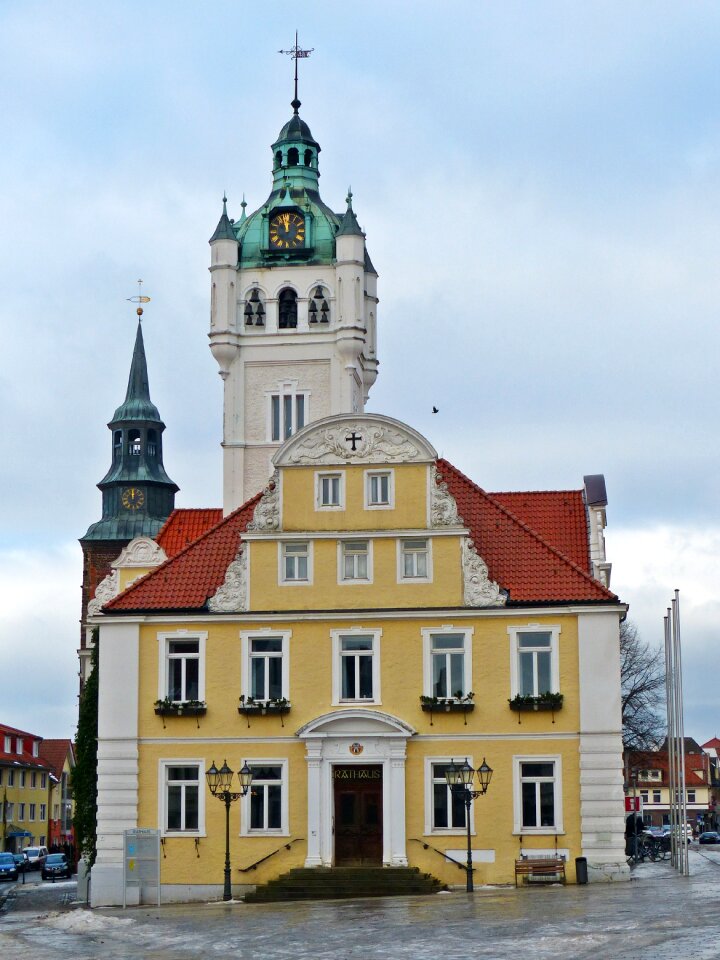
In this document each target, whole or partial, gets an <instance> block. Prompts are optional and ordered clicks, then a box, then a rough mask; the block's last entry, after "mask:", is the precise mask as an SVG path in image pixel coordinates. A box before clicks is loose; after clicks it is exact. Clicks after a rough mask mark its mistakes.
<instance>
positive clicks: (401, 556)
mask: <svg viewBox="0 0 720 960" xmlns="http://www.w3.org/2000/svg"><path fill="white" fill-rule="evenodd" d="M408 580H412V581H414V582H416V583H429V582H430V581H431V580H432V553H431V547H430V540H429V538H427V537H407V538H403V539H402V540H399V541H398V582H400V581H408Z"/></svg>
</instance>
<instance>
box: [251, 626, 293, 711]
mask: <svg viewBox="0 0 720 960" xmlns="http://www.w3.org/2000/svg"><path fill="white" fill-rule="evenodd" d="M240 641H241V649H242V663H243V671H242V692H243V694H244V695H245V697H246V698H248V697H252V698H253V700H278V699H280V698H281V697H284V698H285V699H286V700H289V699H290V690H289V677H290V661H289V647H290V631H289V630H285V631H277V630H273V631H270V630H263V631H262V632H252V633H250V632H248V633H241V634H240Z"/></svg>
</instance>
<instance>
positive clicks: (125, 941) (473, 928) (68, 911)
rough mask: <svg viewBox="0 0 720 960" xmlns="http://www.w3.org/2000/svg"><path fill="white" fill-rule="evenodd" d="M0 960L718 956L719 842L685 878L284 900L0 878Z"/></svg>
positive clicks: (664, 959) (638, 876)
mask: <svg viewBox="0 0 720 960" xmlns="http://www.w3.org/2000/svg"><path fill="white" fill-rule="evenodd" d="M8 890H10V892H9V895H8V896H7V897H6V899H5V902H4V904H3V906H2V907H0V957H3V958H8V960H50V958H52V960H63V958H73V960H96V958H99V957H103V958H112V960H186V958H196V957H197V958H203V960H204V958H207V957H218V958H222V960H226V958H227V960H240V958H241V960H250V958H253V960H285V958H291V957H292V958H297V960H309V958H312V960H375V958H388V960H389V958H393V960H404V958H408V960H409V958H412V960H430V958H432V960H437V958H438V956H442V958H443V960H469V958H493V960H501V958H502V960H504V958H514V960H517V958H518V957H522V956H533V957H534V958H539V960H544V958H550V957H552V958H557V957H559V956H563V957H566V958H570V960H584V958H590V957H593V958H596V957H598V956H602V957H606V958H608V960H636V958H637V960H640V958H642V960H648V958H652V960H670V958H673V960H677V958H685V957H692V958H693V960H718V958H720V910H718V899H719V897H720V850H718V851H707V850H694V851H692V852H691V876H690V877H689V878H683V877H678V876H677V875H676V873H675V871H673V870H672V868H671V867H670V866H669V864H667V863H659V864H650V863H648V864H640V865H639V866H638V867H637V868H635V870H634V873H633V880H631V881H630V882H628V883H619V884H592V885H590V886H586V887H576V886H567V887H562V886H559V885H558V886H554V885H553V886H543V887H539V888H533V889H527V888H526V889H520V890H517V891H516V890H515V888H514V887H484V888H482V889H480V890H477V891H476V892H475V894H474V895H470V896H468V895H467V894H466V893H464V892H451V893H440V894H435V895H434V896H429V897H387V898H378V899H371V900H356V901H332V902H328V901H325V902H313V903H290V904H280V905H278V904H243V903H231V904H222V903H212V904H192V905H188V904H186V905H174V906H163V907H160V908H157V907H155V908H149V907H139V908H134V909H130V910H120V909H103V910H88V909H87V908H85V907H83V906H80V905H77V904H75V903H74V898H75V896H76V890H77V888H76V885H75V882H74V881H59V882H57V883H55V884H52V883H39V882H37V881H35V880H34V878H33V882H32V883H30V884H27V885H26V886H25V887H23V886H22V885H16V884H14V883H13V884H1V885H0V903H1V902H2V901H3V897H4V896H5V895H6V894H7V893H8Z"/></svg>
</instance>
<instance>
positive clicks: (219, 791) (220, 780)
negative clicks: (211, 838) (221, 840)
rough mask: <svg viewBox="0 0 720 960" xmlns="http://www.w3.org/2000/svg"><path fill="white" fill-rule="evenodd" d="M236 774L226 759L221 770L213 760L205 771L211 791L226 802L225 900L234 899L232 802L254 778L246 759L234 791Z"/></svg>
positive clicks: (245, 792) (244, 793)
mask: <svg viewBox="0 0 720 960" xmlns="http://www.w3.org/2000/svg"><path fill="white" fill-rule="evenodd" d="M234 775H235V774H234V772H233V771H232V770H231V769H230V767H229V766H228V765H227V760H225V761H224V763H223V765H222V767H220V769H219V770H218V768H217V767H216V766H215V761H214V760H213V762H212V765H211V766H210V769H209V770H207V771H206V773H205V776H206V777H207V783H208V787H209V788H210V793H211V794H212V795H213V796H214V797H217V798H218V800H222V802H223V803H224V804H225V885H224V888H223V900H232V891H231V889H230V804H231V803H233V802H234V801H235V800H239V799H240V797H244V796H245V795H246V794H247V792H248V790H249V789H250V784H251V783H252V778H253V774H252V770H251V769H250V767H249V766H248V765H247V761H246V762H245V763H244V764H243V767H242V769H241V770H240V772H239V773H238V778H239V780H240V792H239V793H234V792H233V791H232V790H231V789H230V788H231V787H232V779H233V776H234Z"/></svg>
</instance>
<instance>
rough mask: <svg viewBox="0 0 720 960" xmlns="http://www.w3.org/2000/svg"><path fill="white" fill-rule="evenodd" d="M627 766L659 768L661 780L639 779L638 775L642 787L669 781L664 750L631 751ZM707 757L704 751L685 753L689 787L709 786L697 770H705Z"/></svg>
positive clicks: (667, 761) (667, 764)
mask: <svg viewBox="0 0 720 960" xmlns="http://www.w3.org/2000/svg"><path fill="white" fill-rule="evenodd" d="M629 766H630V767H632V768H634V769H636V770H659V771H660V774H661V778H662V779H661V780H660V781H657V780H654V781H653V780H640V778H639V777H638V787H640V786H642V788H643V789H646V787H647V785H648V784H649V785H650V786H652V784H653V783H655V784H656V785H657V783H658V782H660V783H661V784H663V785H667V784H668V783H669V769H668V768H669V766H670V760H669V758H668V754H667V752H666V751H664V750H649V751H638V752H631V753H630V757H629ZM707 766H708V759H707V756H706V755H705V754H704V753H691V754H687V753H686V754H685V783H686V785H687V786H689V787H696V786H698V785H699V784H704V785H705V786H709V782H708V780H707V778H706V777H705V776H701V775H700V773H698V771H702V772H703V773H705V772H706V771H707Z"/></svg>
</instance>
